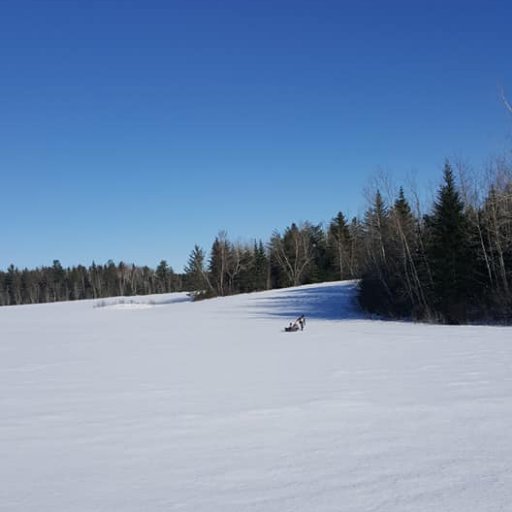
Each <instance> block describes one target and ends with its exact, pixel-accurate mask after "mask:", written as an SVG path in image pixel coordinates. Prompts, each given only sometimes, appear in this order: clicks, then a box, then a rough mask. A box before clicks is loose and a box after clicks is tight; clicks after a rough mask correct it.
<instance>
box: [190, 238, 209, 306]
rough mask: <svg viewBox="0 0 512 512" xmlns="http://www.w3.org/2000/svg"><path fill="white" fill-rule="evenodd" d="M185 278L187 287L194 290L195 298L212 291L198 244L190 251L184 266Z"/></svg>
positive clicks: (202, 254)
mask: <svg viewBox="0 0 512 512" xmlns="http://www.w3.org/2000/svg"><path fill="white" fill-rule="evenodd" d="M185 278H186V283H187V287H188V288H189V289H190V290H192V291H193V292H196V297H197V298H202V297H205V296H207V295H209V294H211V293H212V292H213V289H212V286H211V284H210V281H209V279H208V275H207V273H206V268H205V254H204V251H203V249H201V247H199V246H198V245H195V246H194V249H193V250H192V252H191V253H190V256H189V258H188V262H187V265H186V266H185Z"/></svg>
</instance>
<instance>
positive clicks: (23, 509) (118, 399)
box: [0, 283, 512, 512]
mask: <svg viewBox="0 0 512 512" xmlns="http://www.w3.org/2000/svg"><path fill="white" fill-rule="evenodd" d="M353 295H354V284H353V283H331V284H326V285H314V286H306V287H301V288H295V289H286V290H279V291H272V292H264V293H257V294H250V295H240V296H235V297H228V298H219V299H214V300H209V301H203V302H200V303H191V302H189V301H188V300H187V297H186V295H184V294H174V295H167V296H153V297H144V298H142V297H138V298H127V299H125V300H119V299H108V300H104V301H84V302H76V303H60V304H51V305H37V306H21V307H6V308H0V414H1V416H0V510H2V511H9V512H93V511H94V512H96V511H102V512H103V511H104V512H124V511H130V512H131V511H133V512H141V511H148V512H152V511H157V512H163V511H165V512H168V511H187V512H217V511H218V512H245V511H251V512H253V511H262V512H287V511H290V512H292V511H293V512H296V511H304V512H306V511H307V512H322V511H333V512H340V511H341V512H344V511H354V512H360V511H378V512H413V511H422V512H423V511H432V512H434V511H435V512H448V511H457V512H469V511H490V512H496V511H510V510H512V371H511V370H512V336H511V334H512V330H511V329H508V328H504V327H503V328H502V327H478V326H477V327H475V326H471V327H448V326H432V325H418V324H411V323H398V322H382V321H376V320H368V319H365V318H364V317H362V316H361V315H359V314H358V312H357V310H355V309H354V308H353V306H352V299H353ZM301 313H304V314H305V315H306V317H307V325H306V328H305V330H304V332H296V333H284V332H283V327H284V326H285V325H287V324H288V323H289V321H291V320H294V319H295V318H296V317H297V316H298V315H299V314H301Z"/></svg>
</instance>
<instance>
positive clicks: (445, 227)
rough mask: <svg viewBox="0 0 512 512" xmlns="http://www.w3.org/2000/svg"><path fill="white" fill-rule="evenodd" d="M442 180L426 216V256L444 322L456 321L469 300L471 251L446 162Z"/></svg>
mask: <svg viewBox="0 0 512 512" xmlns="http://www.w3.org/2000/svg"><path fill="white" fill-rule="evenodd" d="M443 179H444V183H443V185H442V186H441V187H440V189H439V191H438V194H437V200H436V201H435V203H434V208H433V213H432V215H430V216H428V217H427V218H426V224H427V257H428V261H429V265H430V268H431V272H432V282H433V290H432V292H433V303H434V306H435V308H436V309H437V311H439V313H440V314H441V315H442V317H443V318H444V320H445V321H447V322H449V323H459V322H461V321H465V320H466V319H467V315H468V305H469V304H470V303H471V298H470V297H471V291H472V286H471V284H472V278H473V271H474V253H472V251H471V247H470V244H469V226H468V220H467V218H466V215H465V213H464V204H463V202H462V199H461V197H460V194H459V192H458V190H457V188H456V186H455V180H454V177H453V171H452V169H451V167H450V164H449V163H448V162H446V164H445V167H444V173H443Z"/></svg>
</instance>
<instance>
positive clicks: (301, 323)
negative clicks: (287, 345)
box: [295, 315, 306, 331]
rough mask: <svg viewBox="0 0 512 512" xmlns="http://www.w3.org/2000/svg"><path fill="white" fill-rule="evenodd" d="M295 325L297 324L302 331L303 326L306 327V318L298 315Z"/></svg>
mask: <svg viewBox="0 0 512 512" xmlns="http://www.w3.org/2000/svg"><path fill="white" fill-rule="evenodd" d="M295 324H298V325H299V326H300V330H301V331H303V330H304V326H305V325H306V317H305V316H304V315H300V316H299V318H297V320H295Z"/></svg>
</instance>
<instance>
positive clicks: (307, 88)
mask: <svg viewBox="0 0 512 512" xmlns="http://www.w3.org/2000/svg"><path fill="white" fill-rule="evenodd" d="M511 59H512V3H511V2H510V1H508V2H507V1H502V2H496V1H492V0H491V1H480V2H472V1H470V0H469V1H449V0H445V1H424V2H423V1H415V0H409V1H400V2H397V1H392V0H390V1H386V2H384V1H381V0H379V1H373V2H369V1H355V0H354V1H352V2H344V1H340V0H339V1H321V0H320V1H312V0H311V1H301V0H293V1H289V2H288V1H279V0H274V1H266V0H261V1H255V0H254V1H252V0H236V1H235V0H233V1H215V0H204V1H196V0H183V1H172V0H167V1H164V0H161V1H157V0H131V1H130V0H123V1H121V0H81V1H74V0H62V1H45V0H39V1H35V0H34V1H25V0H4V1H1V0H0V73H1V76H0V107H1V110H0V114H1V115H0V178H1V181H0V187H1V189H0V190H1V196H0V214H1V219H2V230H1V232H2V234H1V238H0V267H1V268H5V267H7V266H8V265H9V264H10V263H14V264H15V265H17V266H19V267H24V266H28V267H35V266H40V265H44V264H51V263H52V261H53V260H54V259H59V260H60V261H61V262H62V263H63V264H64V265H74V264H78V263H82V264H86V265H88V264H90V263H91V262H92V261H93V260H95V261H96V262H97V263H104V262H106V261H107V260H108V259H113V260H115V261H119V260H124V261H126V262H129V263H131V262H134V263H137V264H147V265H150V266H156V264H157V263H158V262H159V261H160V260H161V259H166V260H167V261H168V262H169V263H170V264H171V265H172V266H173V267H174V269H175V270H177V271H181V270H182V269H183V265H184V263H185V262H186V260H187V256H188V254H189V252H190V251H191V249H192V247H193V245H194V244H195V243H197V244H199V245H201V246H203V247H204V248H205V249H209V247H210V245H211V243H212V241H213V239H214V237H215V235H216V234H217V232H218V231H219V230H221V229H224V230H227V231H228V235H229V237H230V239H232V240H237V239H239V238H240V239H243V240H251V239H253V238H263V239H264V240H267V239H268V238H269V236H270V234H271V232H272V230H274V229H276V228H277V229H283V228H284V227H285V226H286V225H289V224H290V223H291V222H293V221H297V222H300V221H303V220H310V221H312V222H321V221H325V222H327V221H329V220H330V218H331V217H333V216H334V215H335V214H336V213H337V212H338V211H340V210H341V211H344V212H345V213H347V214H348V215H355V214H357V213H358V212H360V211H362V209H363V208H364V205H365V203H364V197H363V194H362V191H363V188H364V186H365V184H366V183H367V181H368V179H369V178H370V176H371V175H372V174H374V173H375V172H376V171H377V170H379V169H384V170H386V171H389V172H390V173H391V174H392V175H393V176H394V178H395V179H396V180H397V181H400V180H401V179H403V177H404V176H405V175H406V174H407V173H409V172H410V171H411V170H412V171H415V172H416V173H417V174H418V176H419V178H420V182H422V183H425V184H426V183H437V182H438V181H439V178H440V175H441V169H442V165H443V162H444V160H445V158H446V157H448V158H453V157H462V158H464V159H466V160H467V161H468V162H470V163H471V164H473V165H474V166H475V167H479V166H482V165H483V164H484V162H486V160H487V159H488V158H489V157H490V156H492V155H493V154H497V153H503V152H505V151H510V149H511V148H512V142H511V138H510V134H511V129H512V119H511V116H508V115H507V113H506V112H505V110H504V108H503V105H502V104H501V103H500V99H499V84H503V86H504V87H505V89H508V90H509V92H510V95H512V66H511Z"/></svg>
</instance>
